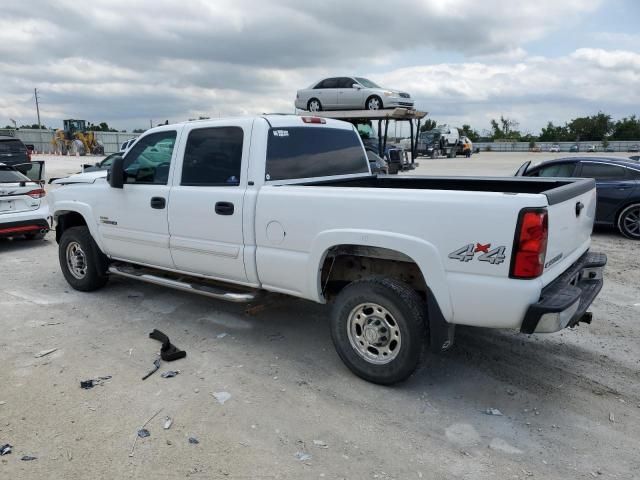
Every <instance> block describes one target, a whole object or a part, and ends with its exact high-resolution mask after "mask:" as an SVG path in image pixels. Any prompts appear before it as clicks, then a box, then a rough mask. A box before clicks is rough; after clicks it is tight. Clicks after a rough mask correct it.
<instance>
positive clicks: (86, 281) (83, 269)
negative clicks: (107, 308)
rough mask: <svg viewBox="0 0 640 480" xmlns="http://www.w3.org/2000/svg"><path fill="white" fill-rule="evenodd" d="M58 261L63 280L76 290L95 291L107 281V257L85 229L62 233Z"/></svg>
mask: <svg viewBox="0 0 640 480" xmlns="http://www.w3.org/2000/svg"><path fill="white" fill-rule="evenodd" d="M58 259H59V260H60V268H61V269H62V274H63V275H64V278H65V279H66V280H67V282H68V283H69V285H71V286H72V287H73V288H74V289H76V290H81V291H83V292H90V291H93V290H97V289H99V288H101V287H103V286H104V284H105V283H107V280H109V277H108V276H107V273H106V272H107V257H106V256H105V255H104V254H103V253H102V252H101V251H100V248H98V245H96V242H95V241H94V240H93V237H92V236H91V233H90V232H89V229H88V228H87V227H71V228H68V229H67V230H65V231H64V233H63V234H62V237H61V238H60V244H59V245H58Z"/></svg>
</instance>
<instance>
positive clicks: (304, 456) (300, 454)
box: [296, 452, 311, 462]
mask: <svg viewBox="0 0 640 480" xmlns="http://www.w3.org/2000/svg"><path fill="white" fill-rule="evenodd" d="M296 458H297V459H298V460H300V461H301V462H305V461H307V460H311V455H310V454H308V453H306V452H296Z"/></svg>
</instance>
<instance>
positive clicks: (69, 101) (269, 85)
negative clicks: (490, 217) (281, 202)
mask: <svg viewBox="0 0 640 480" xmlns="http://www.w3.org/2000/svg"><path fill="white" fill-rule="evenodd" d="M639 24H640V2H638V1H637V0H608V1H606V2H605V1H602V0H535V1H529V0H522V1H517V2H516V1H511V0H483V1H481V2H480V1H477V0H396V1H385V0H376V1H371V0H368V1H362V0H322V1H304V0H273V1H269V0H261V1H259V0H208V1H207V0H181V1H180V2H177V1H174V0H136V1H131V0H127V1H124V0H108V1H105V0H92V1H91V2H89V3H87V4H86V5H85V4H84V3H82V4H81V3H78V1H77V0H73V1H71V0H56V1H55V2H50V1H47V0H42V1H37V0H21V1H19V2H3V6H2V15H1V16H0V123H1V124H2V125H0V126H4V125H5V124H8V123H9V119H10V118H13V119H15V120H17V121H18V123H19V124H20V123H33V122H35V121H36V116H35V108H34V102H33V88H34V87H37V88H38V90H39V92H40V95H41V101H42V103H41V116H42V119H43V123H45V124H47V125H49V126H54V127H59V126H61V121H62V119H63V118H84V119H87V120H89V121H93V122H100V121H107V122H108V123H109V124H110V125H112V126H114V127H116V128H118V129H125V128H126V129H133V128H144V127H148V125H149V119H153V121H154V123H159V122H160V121H164V120H165V119H168V120H169V121H170V122H177V121H182V120H185V119H188V118H190V117H197V116H200V115H206V116H216V117H217V116H227V115H250V114H256V113H262V112H293V100H294V97H295V91H296V90H297V89H298V88H302V87H306V86H308V85H309V84H311V83H312V82H314V81H316V80H318V79H320V78H322V77H324V76H328V75H331V76H334V75H351V74H353V75H358V76H367V77H369V78H371V79H373V80H375V81H377V82H378V83H380V84H382V85H384V86H389V87H392V88H398V89H404V90H407V91H409V92H411V93H412V94H413V96H414V97H415V98H416V100H417V106H418V107H419V108H421V109H424V110H426V111H428V112H430V116H431V117H433V118H435V119H436V120H438V121H439V122H448V123H451V124H454V125H461V124H462V123H470V124H471V125H472V126H473V127H475V128H476V129H478V130H483V129H486V128H488V127H489V120H490V119H491V118H495V117H498V116H500V115H501V114H503V115H506V116H509V117H512V118H514V119H516V120H518V121H519V122H520V128H521V129H522V130H524V131H530V132H533V133H537V132H538V131H539V129H540V127H542V126H544V125H545V124H546V122H547V121H548V120H552V121H554V122H556V123H563V122H564V121H566V120H568V119H570V118H572V117H574V116H577V115H583V114H593V113H596V112H598V110H603V111H605V112H607V113H611V114H612V115H613V116H614V117H616V118H617V117H622V116H626V115H630V114H633V113H635V114H640V29H638V25H639Z"/></svg>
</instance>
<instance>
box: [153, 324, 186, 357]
mask: <svg viewBox="0 0 640 480" xmlns="http://www.w3.org/2000/svg"><path fill="white" fill-rule="evenodd" d="M149 338H153V339H154V340H158V341H160V342H162V348H161V349H160V357H162V360H164V361H165V362H173V361H174V360H178V359H180V358H184V357H186V356H187V352H185V351H184V350H180V349H179V348H178V347H176V346H175V345H173V344H172V343H171V341H170V340H169V337H168V336H167V335H165V334H164V333H162V332H161V331H160V330H156V329H154V330H153V332H151V333H150V334H149Z"/></svg>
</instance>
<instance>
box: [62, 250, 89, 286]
mask: <svg viewBox="0 0 640 480" xmlns="http://www.w3.org/2000/svg"><path fill="white" fill-rule="evenodd" d="M66 258H67V268H68V269H69V272H70V273H71V275H73V276H74V277H75V278H77V279H78V280H82V279H83V278H84V277H85V276H86V275H87V256H86V255H85V253H84V250H82V247H81V246H80V244H79V243H78V242H70V243H69V245H67V252H66Z"/></svg>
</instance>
